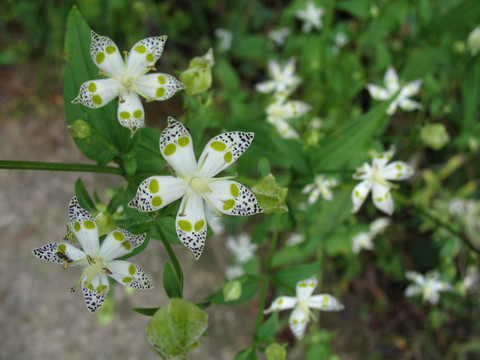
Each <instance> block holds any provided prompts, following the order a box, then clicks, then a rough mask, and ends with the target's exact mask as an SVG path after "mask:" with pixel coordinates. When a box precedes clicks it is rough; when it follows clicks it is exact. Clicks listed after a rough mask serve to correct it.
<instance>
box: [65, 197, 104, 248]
mask: <svg viewBox="0 0 480 360" xmlns="http://www.w3.org/2000/svg"><path fill="white" fill-rule="evenodd" d="M68 216H69V218H70V222H71V227H72V231H73V233H74V234H75V237H76V238H77V240H78V242H79V243H80V245H81V246H82V249H83V251H85V252H86V253H87V254H89V255H92V254H96V253H97V252H98V249H99V248H100V244H99V242H98V227H97V224H96V223H95V220H94V219H93V217H92V215H91V214H90V213H89V212H88V211H87V210H85V209H82V208H81V207H80V205H79V204H78V201H77V197H75V196H74V197H73V198H72V200H71V201H70V205H69V206H68Z"/></svg>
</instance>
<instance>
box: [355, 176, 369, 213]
mask: <svg viewBox="0 0 480 360" xmlns="http://www.w3.org/2000/svg"><path fill="white" fill-rule="evenodd" d="M370 189H371V186H370V183H369V182H368V181H367V180H364V181H361V182H360V183H358V184H357V186H355V187H354V188H353V191H352V202H353V209H352V212H353V213H356V212H357V211H358V210H360V208H361V206H362V204H363V203H364V201H365V199H366V198H367V195H368V193H369V192H370Z"/></svg>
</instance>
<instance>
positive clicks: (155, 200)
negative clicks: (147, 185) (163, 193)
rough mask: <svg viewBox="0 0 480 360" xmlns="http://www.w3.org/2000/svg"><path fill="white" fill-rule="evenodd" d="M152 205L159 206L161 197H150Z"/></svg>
mask: <svg viewBox="0 0 480 360" xmlns="http://www.w3.org/2000/svg"><path fill="white" fill-rule="evenodd" d="M152 205H153V206H161V205H162V198H161V197H160V196H155V197H154V198H153V199H152Z"/></svg>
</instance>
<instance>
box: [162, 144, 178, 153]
mask: <svg viewBox="0 0 480 360" xmlns="http://www.w3.org/2000/svg"><path fill="white" fill-rule="evenodd" d="M175 150H177V146H176V145H175V144H174V143H170V144H168V145H167V146H165V149H164V150H163V152H164V153H165V155H167V156H170V155H172V154H173V153H174V152H175Z"/></svg>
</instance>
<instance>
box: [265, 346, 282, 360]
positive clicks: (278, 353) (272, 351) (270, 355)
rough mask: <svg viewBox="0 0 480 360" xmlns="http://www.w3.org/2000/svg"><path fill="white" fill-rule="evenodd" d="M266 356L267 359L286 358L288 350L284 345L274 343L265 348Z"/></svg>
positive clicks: (279, 359)
mask: <svg viewBox="0 0 480 360" xmlns="http://www.w3.org/2000/svg"><path fill="white" fill-rule="evenodd" d="M265 357H266V359H267V360H285V358H286V357H287V351H286V350H285V348H284V347H283V346H282V345H280V344H277V343H272V344H270V345H268V346H267V348H266V349H265Z"/></svg>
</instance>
